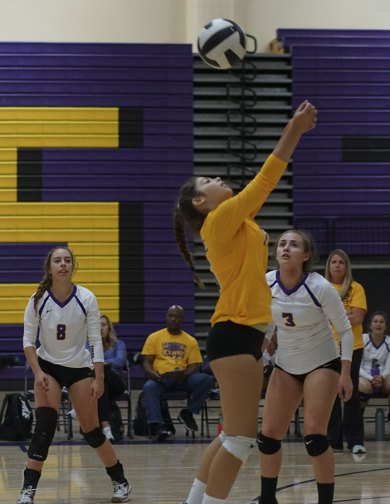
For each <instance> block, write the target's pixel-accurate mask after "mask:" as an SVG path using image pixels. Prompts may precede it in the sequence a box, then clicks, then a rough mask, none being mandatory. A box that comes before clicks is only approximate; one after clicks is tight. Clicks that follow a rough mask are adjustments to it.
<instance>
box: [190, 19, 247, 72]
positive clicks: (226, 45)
mask: <svg viewBox="0 0 390 504" xmlns="http://www.w3.org/2000/svg"><path fill="white" fill-rule="evenodd" d="M245 45H246V38H245V33H244V31H243V29H242V28H241V27H240V26H239V25H238V24H237V23H235V22H234V21H230V19H213V20H212V21H210V22H209V23H207V25H205V26H204V27H203V28H202V30H201V32H200V33H199V36H198V51H199V55H200V57H201V58H202V60H203V61H204V62H205V63H207V65H209V66H211V67H213V68H217V69H218V70H228V69H229V68H232V67H234V66H237V65H238V63H240V61H241V60H242V59H243V58H244V56H245Z"/></svg>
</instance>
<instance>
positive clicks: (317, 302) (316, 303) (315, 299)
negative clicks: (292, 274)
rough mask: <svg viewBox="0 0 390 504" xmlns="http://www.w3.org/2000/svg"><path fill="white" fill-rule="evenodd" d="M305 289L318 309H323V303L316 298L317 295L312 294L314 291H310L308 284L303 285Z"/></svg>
mask: <svg viewBox="0 0 390 504" xmlns="http://www.w3.org/2000/svg"><path fill="white" fill-rule="evenodd" d="M303 286H304V287H305V289H306V290H307V293H308V294H309V296H310V297H311V298H312V300H313V303H314V304H315V305H316V306H318V308H321V303H320V302H319V301H318V299H317V298H316V297H315V295H314V294H313V293H312V291H311V290H310V289H309V287H308V286H307V285H306V284H303Z"/></svg>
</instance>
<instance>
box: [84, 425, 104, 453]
mask: <svg viewBox="0 0 390 504" xmlns="http://www.w3.org/2000/svg"><path fill="white" fill-rule="evenodd" d="M83 436H84V439H85V441H86V442H87V443H88V444H89V446H92V448H99V446H102V444H103V443H104V441H105V440H106V439H107V438H106V436H105V435H104V434H103V431H102V429H101V428H100V427H96V429H94V430H92V431H90V432H83Z"/></svg>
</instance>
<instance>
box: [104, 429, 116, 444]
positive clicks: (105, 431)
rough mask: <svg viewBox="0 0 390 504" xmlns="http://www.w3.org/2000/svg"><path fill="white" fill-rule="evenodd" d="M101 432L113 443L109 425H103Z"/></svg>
mask: <svg viewBox="0 0 390 504" xmlns="http://www.w3.org/2000/svg"><path fill="white" fill-rule="evenodd" d="M103 434H104V435H105V436H106V438H107V439H108V440H109V441H110V442H111V443H113V442H114V441H115V439H114V435H113V433H112V431H111V427H110V426H109V425H107V427H103Z"/></svg>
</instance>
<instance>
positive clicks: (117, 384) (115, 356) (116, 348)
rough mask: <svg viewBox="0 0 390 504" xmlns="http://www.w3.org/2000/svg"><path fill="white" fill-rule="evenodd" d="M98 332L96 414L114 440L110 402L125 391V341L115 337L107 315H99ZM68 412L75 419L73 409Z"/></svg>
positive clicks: (108, 436)
mask: <svg viewBox="0 0 390 504" xmlns="http://www.w3.org/2000/svg"><path fill="white" fill-rule="evenodd" d="M100 333H101V336H102V342H103V351H104V392H103V395H102V396H101V397H100V398H99V400H98V414H99V420H100V425H101V427H102V429H103V433H104V434H105V436H106V438H107V439H108V440H109V441H111V442H114V440H115V439H114V436H113V434H112V430H111V426H110V407H111V405H110V403H111V401H113V400H115V398H116V397H119V396H120V395H121V394H123V392H124V391H125V383H124V379H123V371H124V369H125V366H126V359H127V351H126V345H125V342H124V341H121V340H119V339H118V338H117V336H116V332H115V329H114V326H113V323H112V321H111V319H110V317H108V316H107V315H101V316H100ZM69 414H70V415H71V416H72V417H73V418H75V419H76V414H75V412H74V410H71V411H70V412H69Z"/></svg>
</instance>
